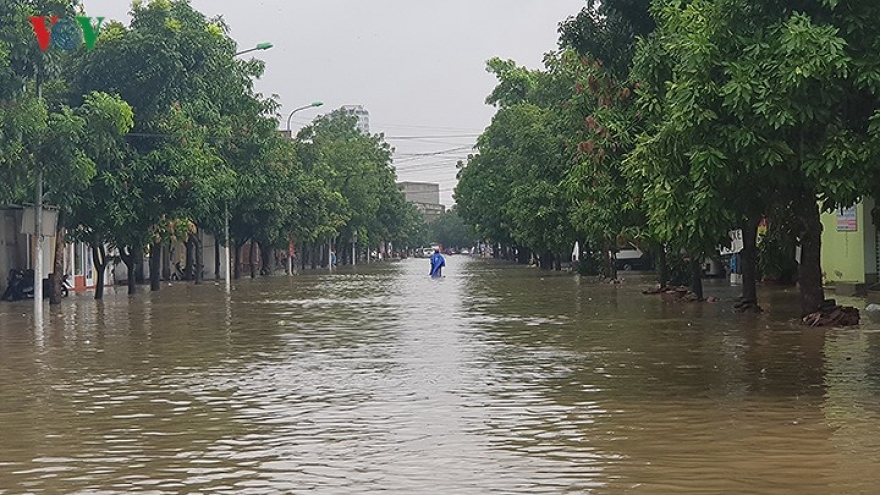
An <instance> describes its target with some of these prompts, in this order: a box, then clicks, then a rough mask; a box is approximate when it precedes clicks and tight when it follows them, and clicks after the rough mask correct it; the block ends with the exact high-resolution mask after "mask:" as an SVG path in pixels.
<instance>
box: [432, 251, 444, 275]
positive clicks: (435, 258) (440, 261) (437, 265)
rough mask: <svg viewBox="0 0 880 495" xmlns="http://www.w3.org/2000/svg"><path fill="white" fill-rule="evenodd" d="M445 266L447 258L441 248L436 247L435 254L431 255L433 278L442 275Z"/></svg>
mask: <svg viewBox="0 0 880 495" xmlns="http://www.w3.org/2000/svg"><path fill="white" fill-rule="evenodd" d="M444 266H446V260H445V259H444V258H443V255H442V254H440V248H434V254H432V255H431V278H439V277H441V276H442V273H441V272H442V270H443V267H444Z"/></svg>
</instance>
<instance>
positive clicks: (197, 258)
mask: <svg viewBox="0 0 880 495" xmlns="http://www.w3.org/2000/svg"><path fill="white" fill-rule="evenodd" d="M190 237H192V240H193V259H194V264H195V266H194V267H193V279H194V280H195V281H196V285H201V284H202V281H203V280H204V276H203V274H204V272H205V261H204V256H203V254H204V253H202V236H201V232H200V230H199V229H198V228H196V232H195V233H194V234H193V235H191V236H190Z"/></svg>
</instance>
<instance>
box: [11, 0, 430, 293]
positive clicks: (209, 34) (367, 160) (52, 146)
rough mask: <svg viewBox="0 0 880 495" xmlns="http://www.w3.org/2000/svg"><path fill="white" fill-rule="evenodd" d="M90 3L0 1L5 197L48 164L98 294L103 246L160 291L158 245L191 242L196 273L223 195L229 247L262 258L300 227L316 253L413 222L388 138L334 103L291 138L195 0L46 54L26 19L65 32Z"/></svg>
mask: <svg viewBox="0 0 880 495" xmlns="http://www.w3.org/2000/svg"><path fill="white" fill-rule="evenodd" d="M81 9H82V6H81V5H80V2H78V1H75V0H35V1H32V2H3V3H0V22H2V24H3V25H4V26H5V27H4V30H3V31H2V32H0V204H4V203H21V202H28V200H29V198H32V197H33V195H34V192H33V191H34V188H35V186H36V177H37V176H38V173H42V175H43V179H44V183H45V190H46V201H47V202H49V203H52V204H56V205H58V206H60V207H61V220H60V227H61V229H60V230H61V233H63V232H64V231H66V232H67V238H68V239H77V240H81V241H84V242H87V243H88V244H89V245H90V246H91V247H92V250H93V256H94V259H95V264H96V268H97V273H98V277H99V279H98V281H97V290H96V297H97V298H100V297H101V296H102V287H103V280H101V277H103V273H104V270H103V268H104V266H105V264H106V263H107V262H108V256H107V253H106V252H105V248H106V246H112V247H116V248H118V249H119V251H120V253H121V257H122V260H123V261H124V262H125V264H126V265H127V267H128V271H129V273H130V274H136V273H138V272H139V271H142V267H141V265H142V263H143V260H144V259H145V254H147V255H149V259H150V266H149V273H150V281H151V286H152V288H153V290H158V288H159V286H160V284H159V281H160V279H161V278H162V275H163V274H162V273H161V271H162V265H161V259H162V256H161V253H163V251H164V252H166V253H167V250H168V247H169V244H170V243H171V242H173V241H179V242H185V243H186V245H187V251H188V253H189V252H191V253H193V254H194V256H193V257H192V259H191V257H190V256H187V260H188V263H189V262H191V263H192V264H193V266H194V268H195V269H194V270H192V271H193V272H194V274H195V277H196V281H197V282H199V280H198V278H199V277H200V276H201V272H202V270H201V260H200V259H199V254H200V253H201V249H199V247H200V246H198V243H199V239H200V236H199V235H198V233H199V232H202V231H204V232H209V233H213V234H215V236H216V237H217V238H219V239H221V240H222V238H223V235H222V234H223V226H224V211H225V209H226V208H227V207H228V210H229V211H230V212H231V218H230V233H231V239H232V242H233V243H234V246H233V247H234V248H235V249H236V253H237V252H238V250H239V249H240V248H241V247H242V246H243V245H245V244H246V243H248V242H249V241H250V242H251V245H252V246H259V249H261V250H262V251H263V252H264V256H262V259H263V262H264V263H266V262H267V260H270V259H272V256H271V254H270V253H271V251H273V250H274V249H275V248H285V249H286V248H287V246H288V243H289V242H290V240H291V238H294V239H295V240H296V242H297V243H298V245H299V249H300V250H301V251H306V252H308V251H309V250H310V249H311V248H312V247H313V246H315V245H317V244H319V243H322V242H330V241H331V240H334V239H335V240H338V242H348V241H349V240H353V238H355V236H356V237H357V238H358V239H359V242H360V244H361V245H366V246H370V245H376V244H377V243H378V242H380V241H383V240H386V241H395V242H399V243H406V242H407V240H408V237H410V236H414V235H417V234H418V232H419V229H420V228H421V225H420V223H421V219H420V217H419V215H418V213H417V211H416V210H415V209H414V208H413V207H412V206H411V205H409V204H408V203H406V202H405V201H404V198H403V196H402V195H401V194H400V192H399V191H398V189H397V187H396V185H395V181H394V180H395V173H394V170H393V168H392V166H391V154H392V150H391V148H390V147H389V146H388V144H387V143H385V142H384V140H383V138H382V137H381V136H368V135H363V134H361V133H359V132H358V131H357V130H356V128H355V125H354V124H355V122H354V120H353V118H351V117H348V116H345V115H342V114H339V113H333V114H331V115H329V116H324V117H321V118H319V119H317V120H316V121H315V122H314V123H313V124H312V125H310V126H308V127H306V128H304V129H303V130H302V131H301V132H300V133H299V134H298V136H297V138H296V140H291V139H288V138H287V137H286V136H284V135H283V134H281V133H279V132H278V131H277V115H275V113H276V110H277V103H276V101H275V99H274V98H265V97H263V96H262V95H260V94H257V93H255V92H254V90H253V81H254V79H255V78H257V77H259V76H260V75H261V73H262V71H263V64H262V62H260V61H257V60H249V61H246V60H240V59H236V58H235V53H236V44H235V42H234V41H233V40H232V39H231V38H230V37H229V36H228V28H227V26H226V25H225V24H224V23H223V21H222V19H219V18H217V19H208V18H206V17H205V16H204V15H202V14H201V13H199V12H197V11H195V10H194V9H193V8H192V7H191V6H190V4H189V2H188V0H151V1H149V2H141V1H137V2H135V3H134V4H133V6H132V11H131V14H132V21H131V24H130V26H128V27H126V26H124V25H122V24H119V23H107V24H104V25H103V26H101V31H100V35H99V37H98V40H97V43H96V44H95V46H94V48H93V49H88V47H86V46H81V47H80V48H79V49H74V50H68V51H64V50H61V49H59V47H58V46H54V45H56V44H57V43H55V42H53V46H50V47H49V49H48V50H46V51H45V52H43V51H42V50H41V48H40V46H39V45H38V43H37V42H36V40H35V38H34V33H33V31H32V27H31V23H30V22H29V18H30V16H41V15H47V16H49V15H55V16H58V18H59V19H60V20H59V21H57V23H56V24H55V26H49V25H48V24H47V29H50V30H52V31H53V32H55V33H60V32H61V31H60V30H59V29H60V28H59V26H63V23H64V22H70V21H67V19H70V18H71V17H72V16H75V15H77V14H80V15H81V14H82V12H81ZM67 27H70V26H67ZM59 36H60V35H59ZM58 40H60V38H58ZM56 41H57V40H56ZM65 48H70V47H65ZM57 244H58V246H59V252H58V253H56V269H55V273H61V267H60V263H61V259H62V258H61V256H60V248H61V246H62V243H60V242H59V243H57ZM166 256H167V255H166ZM166 267H167V263H166ZM236 268H237V267H236ZM165 276H166V278H168V276H169V274H167V273H166V274H165ZM236 276H238V273H237V270H236ZM128 278H129V291H130V292H133V291H134V290H135V282H136V277H135V276H129V277H128ZM58 283H59V281H57V280H56V287H57V284H58Z"/></svg>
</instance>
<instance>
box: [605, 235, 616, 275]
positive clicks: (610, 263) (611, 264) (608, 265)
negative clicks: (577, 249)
mask: <svg viewBox="0 0 880 495" xmlns="http://www.w3.org/2000/svg"><path fill="white" fill-rule="evenodd" d="M612 246H613V243H612V242H611V241H605V246H604V247H605V251H604V252H603V253H602V258H603V260H604V265H605V267H604V268H605V269H604V273H605V276H606V277H607V278H610V279H611V280H615V279H617V263H615V257H614V250H613V249H612Z"/></svg>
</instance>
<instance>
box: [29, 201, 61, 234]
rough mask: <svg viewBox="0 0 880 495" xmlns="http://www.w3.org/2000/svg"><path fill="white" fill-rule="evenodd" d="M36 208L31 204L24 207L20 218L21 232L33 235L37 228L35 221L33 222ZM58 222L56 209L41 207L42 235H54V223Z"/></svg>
mask: <svg viewBox="0 0 880 495" xmlns="http://www.w3.org/2000/svg"><path fill="white" fill-rule="evenodd" d="M35 211H37V209H36V208H34V207H33V206H31V207H30V208H25V209H24V212H23V213H24V214H23V215H22V218H21V233H22V234H27V235H34V231H36V230H37V225H36V222H34V212H35ZM57 223H58V210H57V209H50V208H43V225H42V227H43V237H55V225H56V224H57Z"/></svg>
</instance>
